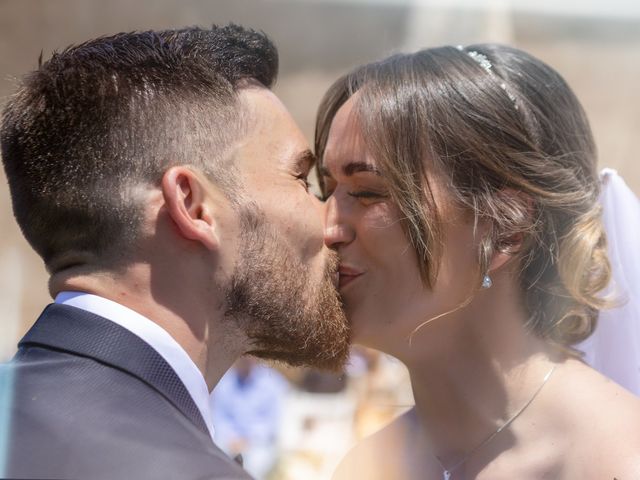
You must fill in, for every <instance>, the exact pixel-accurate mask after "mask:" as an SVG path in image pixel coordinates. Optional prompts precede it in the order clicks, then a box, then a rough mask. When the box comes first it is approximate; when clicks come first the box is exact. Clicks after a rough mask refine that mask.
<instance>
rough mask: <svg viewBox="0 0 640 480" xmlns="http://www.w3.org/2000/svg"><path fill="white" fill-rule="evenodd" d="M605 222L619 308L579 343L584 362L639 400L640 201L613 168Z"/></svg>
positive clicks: (605, 191) (605, 188)
mask: <svg viewBox="0 0 640 480" xmlns="http://www.w3.org/2000/svg"><path fill="white" fill-rule="evenodd" d="M601 181H602V193H601V195H600V202H601V204H602V206H603V222H604V226H605V230H606V232H607V241H608V245H609V246H608V253H609V259H610V261H611V267H612V271H613V279H612V280H613V281H612V282H611V285H610V286H609V288H608V292H607V293H612V294H613V296H614V298H615V299H616V300H617V299H620V300H621V304H620V305H619V306H616V307H615V308H612V309H606V310H603V311H602V312H601V313H600V316H599V319H598V326H597V328H596V331H595V332H594V334H593V335H592V336H590V337H589V338H588V339H587V340H585V341H584V342H582V343H580V344H578V345H576V347H577V348H578V349H579V350H582V351H583V352H585V357H584V359H585V360H586V361H587V362H588V363H589V364H590V365H591V366H593V367H594V368H595V369H596V370H598V371H600V372H601V373H603V374H604V375H606V376H607V377H609V378H611V379H612V380H613V381H615V382H616V383H618V384H620V385H622V386H623V387H625V388H626V389H627V390H630V391H631V392H632V393H635V394H636V395H638V396H640V201H639V200H638V198H637V197H636V196H635V194H634V193H633V192H632V191H631V190H630V189H629V187H628V186H627V185H626V184H625V183H624V180H622V178H621V177H620V176H619V175H618V173H617V172H616V171H615V170H612V169H609V168H606V169H604V170H603V171H602V173H601Z"/></svg>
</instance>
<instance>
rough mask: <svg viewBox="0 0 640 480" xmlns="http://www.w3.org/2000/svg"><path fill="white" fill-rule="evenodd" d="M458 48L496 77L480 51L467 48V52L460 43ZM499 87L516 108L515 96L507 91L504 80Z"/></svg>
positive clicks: (491, 65) (489, 63) (487, 60)
mask: <svg viewBox="0 0 640 480" xmlns="http://www.w3.org/2000/svg"><path fill="white" fill-rule="evenodd" d="M456 48H457V49H458V50H460V51H461V52H465V53H466V54H467V55H469V56H470V57H471V58H473V60H474V61H475V62H476V63H477V64H478V65H480V66H481V67H482V68H483V69H484V70H485V71H486V72H487V73H488V74H489V75H491V76H493V77H494V78H498V77H497V75H495V74H494V73H493V70H492V68H493V64H492V63H491V61H490V60H489V59H488V58H487V56H486V55H484V54H482V53H480V52H476V51H475V50H469V51H468V52H467V51H465V49H464V47H463V46H462V45H458V46H457V47H456ZM500 88H502V90H504V92H505V93H506V94H507V96H508V97H509V100H511V102H512V103H513V107H514V108H515V109H516V110H518V104H517V103H516V97H515V95H514V94H513V93H511V92H510V91H509V88H508V87H507V84H506V83H505V82H500Z"/></svg>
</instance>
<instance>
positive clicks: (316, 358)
mask: <svg viewBox="0 0 640 480" xmlns="http://www.w3.org/2000/svg"><path fill="white" fill-rule="evenodd" d="M240 216H241V220H242V234H241V240H240V241H241V244H240V249H239V260H238V263H237V265H236V268H235V271H234V274H233V276H232V278H231V280H230V282H229V287H228V290H227V293H226V299H227V310H226V312H225V316H227V317H231V318H233V319H234V320H235V321H236V322H238V326H239V327H240V328H241V329H242V331H243V332H244V333H245V334H246V335H247V337H248V338H249V340H250V342H251V348H250V350H249V352H247V353H249V354H252V355H255V356H257V357H261V358H267V359H272V360H279V361H283V362H285V363H288V364H289V365H293V366H311V367H317V368H323V369H328V370H333V371H340V370H341V369H342V368H343V367H344V364H345V363H346V360H347V357H348V354H349V344H350V328H349V323H348V322H347V319H346V317H345V315H344V312H343V310H342V305H341V302H340V298H339V296H338V293H337V291H336V289H335V286H334V284H333V277H334V276H335V273H336V271H337V266H338V259H337V255H336V254H335V252H332V251H330V252H329V255H327V265H326V268H325V272H324V274H323V276H322V279H320V280H316V281H314V280H313V278H312V277H311V275H310V267H309V266H307V265H304V264H303V263H302V262H301V261H300V260H299V259H298V257H297V256H296V252H295V251H294V250H293V249H292V247H291V246H290V244H289V243H287V241H286V239H284V238H283V237H282V236H281V235H280V234H279V233H278V231H277V230H276V229H274V228H270V226H269V225H267V224H266V223H265V221H264V216H263V215H262V212H261V211H260V210H259V209H257V207H255V206H253V208H248V207H241V211H240Z"/></svg>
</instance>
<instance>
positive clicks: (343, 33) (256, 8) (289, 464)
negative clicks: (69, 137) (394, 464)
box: [0, 0, 640, 480]
mask: <svg viewBox="0 0 640 480" xmlns="http://www.w3.org/2000/svg"><path fill="white" fill-rule="evenodd" d="M228 22H235V23H239V24H242V25H245V26H250V27H253V28H256V29H261V30H264V31H265V32H267V33H268V34H269V35H270V36H271V38H272V39H273V40H274V41H275V43H276V44H277V46H278V48H279V51H280V65H281V68H280V76H279V81H278V84H277V86H276V88H275V91H276V93H277V94H278V95H279V96H280V98H281V99H282V100H283V101H284V103H285V104H286V105H287V106H288V108H289V109H290V111H291V112H292V113H293V115H294V117H295V118H296V120H297V121H298V122H299V124H300V125H301V127H302V129H303V131H304V132H305V134H306V135H307V136H308V138H309V141H310V142H312V136H313V129H314V117H315V111H316V107H317V105H318V103H319V100H320V98H321V97H322V95H323V94H324V92H325V90H326V89H327V87H328V86H329V85H330V84H331V83H332V81H333V80H335V79H336V78H337V77H338V76H339V75H340V74H342V73H344V72H345V71H347V70H349V69H350V68H351V67H353V66H354V65H356V64H360V63H364V62H368V61H371V60H374V59H378V58H381V57H383V56H386V55H388V54H391V53H394V52H398V51H411V50H416V49H418V48H421V47H427V46H438V45H444V44H450V45H459V44H462V45H465V44H471V43H476V42H501V43H507V44H511V45H514V46H516V47H519V48H522V49H524V50H527V51H529V52H530V53H532V54H534V55H536V56H538V57H539V58H541V59H542V60H544V61H546V62H547V63H549V64H550V65H551V66H553V67H555V68H556V69H557V70H558V71H559V72H560V73H561V74H562V75H563V76H564V77H565V78H566V79H567V81H568V82H569V84H570V85H571V86H572V87H573V88H574V90H575V92H576V93H577V95H578V97H579V98H580V99H581V101H582V102H583V105H584V107H585V109H586V111H587V114H588V116H589V118H590V120H591V125H592V128H593V131H594V134H595V138H596V141H597V144H598V148H599V152H600V164H601V166H602V167H604V166H607V167H612V168H615V169H617V170H618V171H619V172H620V173H621V174H622V175H623V177H624V178H625V180H626V181H627V183H628V184H629V186H630V187H631V188H632V189H633V190H634V191H635V192H636V194H638V193H640V163H639V162H638V160H637V159H636V158H635V157H636V156H637V155H638V153H637V138H638V135H639V134H640V94H639V92H638V89H639V87H640V2H637V1H636V0H608V1H606V2H605V1H602V0H580V1H578V0H563V1H557V0H329V1H323V0H262V1H259V0H233V1H231V0H229V1H207V0H182V1H177V0H153V1H151V0H137V1H135V2H130V1H128V0H127V1H125V0H111V1H109V2H104V1H98V0H0V105H1V104H3V103H4V102H5V101H6V98H7V96H8V95H10V94H11V92H12V91H13V90H14V85H15V81H16V79H17V78H19V77H20V76H21V75H22V74H24V73H25V72H27V71H29V70H31V69H33V68H35V67H36V66H37V61H38V57H39V55H40V54H41V52H42V53H43V58H44V59H47V58H48V57H49V56H50V55H51V52H52V51H53V50H55V49H59V48H63V47H65V46H67V45H69V44H72V43H78V42H82V41H84V40H87V39H89V38H93V37H96V36H99V35H106V34H111V33H116V32H120V31H129V30H145V29H162V28H170V27H179V26H185V25H195V24H198V25H203V26H207V25H210V24H212V23H216V24H224V23H228ZM49 302H50V298H49V295H48V293H47V275H46V272H45V270H44V268H43V265H42V262H41V261H40V259H39V258H38V257H37V256H36V255H35V254H34V253H33V252H32V251H31V250H30V248H29V247H28V245H27V244H26V242H25V241H24V239H23V238H22V236H21V234H20V231H19V229H18V228H17V226H16V225H15V223H14V220H13V216H12V213H11V205H10V199H9V194H8V189H7V186H6V180H5V178H4V174H3V173H2V172H0V309H1V310H0V312H2V319H1V320H0V361H3V360H6V359H8V358H10V357H11V356H12V355H13V353H14V352H15V344H16V341H17V340H18V339H19V338H20V337H21V336H22V335H23V334H24V332H25V331H26V329H28V328H29V326H30V325H31V323H32V322H33V321H34V320H35V318H36V317H37V315H38V314H39V313H40V311H41V310H42V308H43V307H44V306H45V305H46V304H47V303H49ZM234 398H235V399H238V400H242V399H245V400H246V401H230V399H234ZM411 402H412V399H411V392H410V388H409V387H408V379H407V375H406V371H405V370H404V368H403V366H402V365H401V364H399V362H397V361H396V360H394V359H392V358H389V357H386V356H382V355H380V354H377V353H375V352H371V351H366V350H356V351H354V354H353V356H352V361H351V365H350V366H349V369H348V372H347V373H346V374H345V375H343V376H340V377H331V376H326V375H322V374H318V373H317V372H312V371H303V370H283V369H280V370H279V371H276V370H274V369H270V368H266V367H263V366H260V365H256V364H254V363H253V362H251V361H243V362H241V363H240V364H239V365H237V366H236V368H235V369H234V371H232V372H230V373H229V374H228V375H227V376H226V377H225V379H224V380H223V382H221V385H220V387H219V389H218V391H216V392H215V393H214V395H213V396H212V405H213V409H214V417H215V423H216V429H217V432H218V438H219V440H218V441H219V442H220V443H221V444H222V445H223V447H224V448H225V449H226V450H227V451H228V452H229V453H230V455H232V456H233V455H236V454H238V453H240V454H241V455H242V457H243V459H244V461H245V465H247V467H248V468H250V469H253V473H254V474H255V475H256V477H257V478H272V479H283V480H285V479H289V478H292V479H293V478H296V479H300V478H304V479H306V480H313V479H316V478H317V479H324V478H329V476H330V472H331V471H332V469H333V468H334V466H335V463H336V461H337V460H338V459H339V458H340V457H341V456H342V455H343V454H344V453H345V451H346V450H347V449H348V448H349V446H350V445H351V444H352V443H353V442H354V441H356V440H357V439H359V438H361V437H362V436H364V435H366V434H368V433H371V432H372V431H375V430H376V429H378V428H380V426H382V425H384V424H385V423H386V422H388V421H389V420H390V419H391V418H393V417H394V416H395V415H397V414H399V413H401V412H402V411H404V410H405V409H406V408H408V407H409V406H410V405H411ZM265 405H268V406H269V408H267V409H265V408H264V406H265ZM238 406H239V408H240V409H241V410H239V411H238V409H237V408H236V407H238ZM242 409H244V410H242ZM283 412H286V414H283ZM247 418H252V419H253V421H252V422H251V425H253V426H254V427H251V425H249V426H247V425H243V419H247ZM244 423H246V422H244ZM256 425H257V426H258V427H255V426H256Z"/></svg>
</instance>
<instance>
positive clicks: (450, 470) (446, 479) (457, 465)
mask: <svg viewBox="0 0 640 480" xmlns="http://www.w3.org/2000/svg"><path fill="white" fill-rule="evenodd" d="M556 367H557V365H554V366H553V367H551V370H549V371H548V372H547V374H546V375H545V376H544V379H543V380H542V383H541V384H540V386H539V387H538V388H537V390H536V391H535V392H533V395H531V398H529V400H527V402H526V403H525V404H524V405H523V406H522V407H521V408H520V410H518V411H517V412H516V413H514V414H513V415H512V416H511V418H509V420H507V421H506V422H504V423H503V424H502V425H501V426H500V427H498V428H497V429H496V430H495V431H494V432H492V433H491V434H490V435H488V436H487V437H486V438H485V439H484V440H482V441H481V442H480V443H479V444H478V445H476V446H475V447H473V448H472V449H471V450H469V452H467V453H466V454H465V456H464V457H462V459H461V460H458V462H457V463H455V464H454V465H452V466H451V467H449V468H446V467H445V466H444V465H443V464H442V462H441V461H440V459H439V458H438V457H437V456H435V455H433V458H435V459H436V462H438V465H440V468H441V469H442V478H443V480H449V479H450V478H451V474H453V472H455V471H456V470H457V469H458V468H460V467H461V466H462V465H464V464H465V463H466V461H467V460H469V458H471V456H472V455H473V454H474V453H476V452H477V451H478V450H480V449H481V448H482V447H484V446H485V445H487V444H488V443H489V442H490V441H491V440H493V439H494V438H495V437H496V435H498V434H499V433H500V432H501V431H503V430H504V429H505V428H507V427H509V425H511V424H512V423H513V421H514V420H515V419H516V418H518V417H519V416H520V415H521V414H522V412H524V411H525V410H526V409H527V407H528V406H529V405H531V402H533V400H534V399H535V398H536V397H537V396H538V394H539V393H540V390H542V387H544V386H545V385H546V383H547V382H548V381H549V379H550V378H551V375H553V372H554V371H555V369H556Z"/></svg>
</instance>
